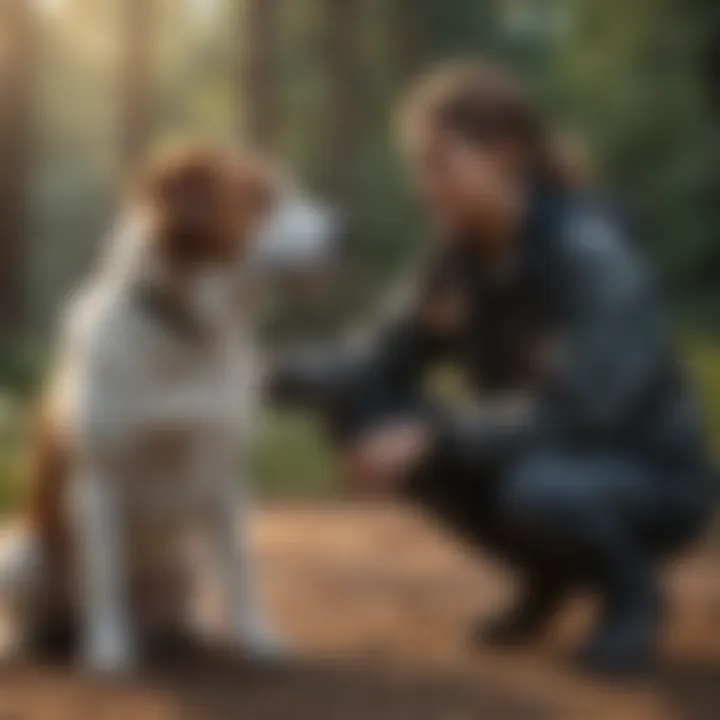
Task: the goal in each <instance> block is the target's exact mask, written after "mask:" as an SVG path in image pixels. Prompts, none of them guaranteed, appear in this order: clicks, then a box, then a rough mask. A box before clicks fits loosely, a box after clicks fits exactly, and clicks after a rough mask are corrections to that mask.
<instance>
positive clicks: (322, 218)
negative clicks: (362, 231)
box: [256, 195, 344, 277]
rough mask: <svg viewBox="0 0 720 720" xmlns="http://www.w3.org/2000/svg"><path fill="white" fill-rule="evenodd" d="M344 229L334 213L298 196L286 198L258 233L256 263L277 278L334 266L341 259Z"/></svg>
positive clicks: (336, 213)
mask: <svg viewBox="0 0 720 720" xmlns="http://www.w3.org/2000/svg"><path fill="white" fill-rule="evenodd" d="M343 226H344V223H343V221H342V219H341V217H340V213H339V212H338V211H337V210H334V209H333V208H331V207H328V206H324V205H322V204H319V203H314V202H312V201H310V200H307V199H306V198H304V197H302V196H301V195H293V196H289V197H286V198H284V199H283V200H282V201H281V202H280V204H279V205H278V208H277V209H276V211H275V212H274V213H273V215H272V216H271V217H270V219H269V220H268V222H267V223H266V224H265V226H264V227H263V228H262V230H261V232H260V235H259V238H258V243H257V246H256V247H257V254H256V263H257V265H258V266H259V267H260V268H261V269H262V270H263V271H264V272H266V273H267V272H269V273H271V274H273V275H275V276H280V277H282V276H297V275H303V274H306V273H308V274H312V273H315V272H317V271H320V270H323V269H325V268H329V267H333V266H336V265H337V264H338V262H339V261H340V259H341V257H342V255H343V247H342V245H343V236H344V230H343Z"/></svg>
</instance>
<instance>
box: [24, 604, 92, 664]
mask: <svg viewBox="0 0 720 720" xmlns="http://www.w3.org/2000/svg"><path fill="white" fill-rule="evenodd" d="M24 646H25V649H26V652H27V653H28V654H29V655H31V656H32V657H35V658H38V659H40V660H44V661H47V662H51V663H63V664H65V663H69V662H72V661H73V660H74V659H75V656H76V654H77V651H78V647H79V632H78V623H77V617H76V615H75V613H72V612H66V611H59V610H55V611H53V612H47V613H43V614H42V615H41V616H40V617H38V618H37V619H36V620H35V621H34V622H33V624H32V626H31V627H30V628H28V631H27V635H26V638H25V642H24Z"/></svg>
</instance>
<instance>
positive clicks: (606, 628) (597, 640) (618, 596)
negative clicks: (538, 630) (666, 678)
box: [577, 567, 663, 675]
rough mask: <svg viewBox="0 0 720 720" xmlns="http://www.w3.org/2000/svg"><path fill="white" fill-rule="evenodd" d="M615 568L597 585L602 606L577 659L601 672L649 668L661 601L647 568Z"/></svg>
mask: <svg viewBox="0 0 720 720" xmlns="http://www.w3.org/2000/svg"><path fill="white" fill-rule="evenodd" d="M623 574H624V573H623V572H622V571H620V572H618V573H617V574H616V575H615V577H611V578H609V579H607V581H606V582H605V583H604V585H603V586H601V588H600V589H601V594H602V596H603V598H604V601H605V609H604V614H603V617H602V619H601V621H600V624H599V626H598V627H597V628H596V630H595V631H594V632H593V633H592V635H591V637H590V639H589V641H588V643H587V644H586V645H585V647H584V648H582V649H581V651H580V653H579V654H578V657H577V660H578V663H579V665H580V667H581V668H582V669H584V670H587V671H590V672H593V673H598V674H603V675H627V674H638V673H642V672H644V671H646V670H647V669H649V668H650V666H651V664H652V660H653V656H654V653H655V646H656V640H657V629H658V625H659V621H660V619H661V617H662V614H663V613H662V611H663V603H662V598H661V594H660V589H659V585H658V582H657V579H656V578H655V577H654V574H653V572H652V570H651V568H649V567H648V568H640V567H636V568H635V572H634V573H633V574H632V575H631V576H627V575H625V577H623Z"/></svg>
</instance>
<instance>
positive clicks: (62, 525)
mask: <svg viewBox="0 0 720 720" xmlns="http://www.w3.org/2000/svg"><path fill="white" fill-rule="evenodd" d="M57 415H58V414H57V412H55V410H54V405H53V403H52V402H50V401H48V400H46V401H45V402H43V403H41V404H40V405H39V407H38V410H37V412H36V413H35V417H34V418H33V420H34V422H33V425H32V428H31V442H30V457H29V458H28V460H29V462H28V476H29V477H28V484H29V487H28V492H29V502H28V512H27V516H28V517H27V522H28V526H29V528H30V534H31V535H32V537H33V538H34V543H35V546H36V552H37V553H38V555H39V556H40V557H41V558H42V564H43V566H44V572H45V582H46V583H47V587H48V590H51V589H53V588H55V590H57V591H60V589H61V588H62V587H64V584H65V582H66V580H67V578H68V570H69V565H70V554H71V550H70V548H71V544H72V543H71V533H70V523H69V522H68V517H67V502H66V496H67V488H68V478H69V470H70V460H69V446H68V443H67V441H66V436H65V434H64V433H63V432H62V423H61V422H59V421H58V418H57Z"/></svg>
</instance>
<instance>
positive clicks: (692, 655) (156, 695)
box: [0, 506, 720, 720]
mask: <svg viewBox="0 0 720 720" xmlns="http://www.w3.org/2000/svg"><path fill="white" fill-rule="evenodd" d="M255 538H256V546H257V551H258V553H259V555H260V558H261V561H262V569H263V576H264V581H265V586H266V589H267V594H268V597H269V600H270V603H271V605H272V608H273V610H274V612H275V614H276V616H277V618H278V620H279V623H280V625H281V627H282V629H283V630H284V631H285V632H286V633H287V635H288V637H289V638H290V640H291V641H292V643H293V646H294V653H295V658H294V659H293V661H292V662H288V663H287V664H284V665H283V666H277V667H265V668H260V667H250V666H248V665H247V664H244V663H243V662H242V660H240V659H230V658H227V657H223V656H222V653H219V652H215V653H210V652H208V653H207V655H203V656H202V657H200V656H195V657H193V658H189V657H185V658H175V659H174V661H173V662H170V663H167V664H165V665H163V666H161V667H157V668H152V669H150V670H148V671H147V672H146V673H145V674H144V675H143V677H142V679H138V680H134V681H132V682H127V683H125V684H123V685H117V684H114V685H113V684H104V683H101V682H98V681H92V680H90V679H89V678H86V677H83V676H81V675H80V674H78V673H73V672H71V671H69V670H66V669H61V668H47V667H37V666H29V665H16V666H12V667H6V668H4V669H2V670H0V720H27V719H33V720H34V719H36V718H39V719H41V720H105V719H106V718H109V719H113V720H114V719H118V720H125V719H128V720H131V719H132V720H200V719H202V720H204V719H206V718H207V719H211V720H215V719H218V720H219V719H225V718H227V719H228V720H235V719H238V720H239V719H241V718H242V719H243V720H285V719H288V720H290V719H292V720H431V719H432V720H480V719H482V720H496V719H497V720H505V719H508V720H515V719H517V720H535V719H536V718H537V719H540V718H549V719H550V720H556V719H557V720H596V719H597V720H606V719H607V720H624V718H633V720H656V719H657V720H666V719H667V720H675V719H678V720H680V719H682V720H711V719H717V718H720V568H718V567H717V565H718V564H720V557H719V558H717V559H716V561H714V560H713V558H712V556H711V554H710V553H709V552H703V553H698V554H696V555H695V556H693V557H691V558H688V559H686V560H684V561H683V562H682V563H679V564H678V565H677V566H676V567H675V568H673V569H672V571H671V572H670V574H669V577H668V585H669V590H670V595H671V604H670V610H671V612H670V615H669V618H668V627H667V630H666V632H665V637H664V638H663V649H662V657H661V659H660V662H659V664H658V668H657V670H656V671H653V672H652V673H651V674H650V676H649V677H647V678H644V679H642V680H635V681H633V682H632V683H618V682H613V683H609V682H603V683H601V682H589V681H588V680H584V679H582V678H580V677H578V676H577V675H575V674H574V673H573V672H572V671H571V670H570V669H569V668H568V666H567V663H566V657H567V653H568V651H569V650H570V649H571V648H572V647H573V644H574V643H576V642H577V641H578V639H579V637H581V636H582V632H583V629H584V627H585V625H586V624H587V621H588V620H589V613H590V612H591V609H590V608H589V607H585V606H584V605H586V604H587V603H583V601H580V602H579V603H578V605H577V607H570V608H568V610H567V612H566V613H564V614H563V616H562V618H561V620H560V622H559V624H558V628H557V630H556V632H554V633H553V635H552V637H550V638H548V639H547V641H545V642H543V643H541V644H540V645H538V646H537V647H535V648H533V649H532V650H524V651H521V652H512V653H511V652H503V653H499V652H496V651H490V650H478V649H476V648H473V647H472V646H471V644H470V643H469V642H468V640H467V636H468V627H469V625H470V623H471V621H472V620H473V619H474V618H477V617H478V616H481V615H483V614H485V613H488V612H492V610H493V609H494V608H496V607H497V606H499V605H500V604H501V603H502V602H503V599H504V598H505V596H506V595H507V594H508V592H510V590H511V584H510V582H509V580H508V578H505V577H503V575H502V573H501V572H500V571H499V570H498V569H497V568H495V567H493V566H492V565H490V564H489V563H488V562H487V561H485V560H484V559H482V558H476V557H471V556H468V555H467V554H465V553H463V552H462V550H461V549H460V548H458V547H456V546H454V544H453V543H452V542H449V541H448V540H447V538H445V537H444V536H443V535H442V534H441V533H440V532H438V531H437V530H436V529H434V528H433V527H432V526H429V525H427V524H425V523H424V522H422V521H421V520H419V519H418V518H415V517H413V516H412V515H411V514H409V513H408V512H407V511H403V510H401V509H398V508H388V507H383V508H377V507H371V506H324V507H275V508H266V509H265V510H263V511H261V512H259V513H258V517H257V521H256V527H255ZM718 555H720V553H718Z"/></svg>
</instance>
